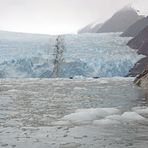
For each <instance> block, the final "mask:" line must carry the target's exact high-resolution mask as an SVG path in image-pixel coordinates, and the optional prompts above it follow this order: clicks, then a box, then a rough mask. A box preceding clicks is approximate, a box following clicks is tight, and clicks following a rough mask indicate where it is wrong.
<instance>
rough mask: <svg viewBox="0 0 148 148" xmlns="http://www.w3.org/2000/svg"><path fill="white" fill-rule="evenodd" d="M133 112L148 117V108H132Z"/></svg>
mask: <svg viewBox="0 0 148 148" xmlns="http://www.w3.org/2000/svg"><path fill="white" fill-rule="evenodd" d="M132 111H134V112H136V113H138V114H142V115H147V114H148V107H144V106H143V107H134V108H132Z"/></svg>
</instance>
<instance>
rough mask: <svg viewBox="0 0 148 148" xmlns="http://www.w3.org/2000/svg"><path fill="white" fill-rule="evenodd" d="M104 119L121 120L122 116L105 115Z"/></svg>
mask: <svg viewBox="0 0 148 148" xmlns="http://www.w3.org/2000/svg"><path fill="white" fill-rule="evenodd" d="M106 119H110V120H116V121H121V120H122V117H121V115H110V116H107V117H106Z"/></svg>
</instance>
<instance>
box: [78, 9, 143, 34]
mask: <svg viewBox="0 0 148 148" xmlns="http://www.w3.org/2000/svg"><path fill="white" fill-rule="evenodd" d="M142 18H143V16H140V15H139V14H138V12H137V10H135V9H134V8H132V7H130V6H127V7H124V8H123V9H121V10H120V11H118V12H116V13H115V14H114V15H113V16H112V17H111V18H110V19H108V20H107V21H105V22H104V23H103V24H100V23H99V22H94V23H92V24H90V25H87V26H86V27H84V28H82V29H81V30H80V31H79V32H78V33H105V32H106V33H107V32H124V31H125V30H126V29H127V28H128V27H130V26H131V25H132V24H134V23H135V22H137V21H138V20H140V19H142Z"/></svg>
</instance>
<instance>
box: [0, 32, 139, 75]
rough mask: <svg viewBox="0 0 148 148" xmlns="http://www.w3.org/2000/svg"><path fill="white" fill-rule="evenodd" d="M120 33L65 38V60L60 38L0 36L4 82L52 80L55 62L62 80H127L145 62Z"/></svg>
mask: <svg viewBox="0 0 148 148" xmlns="http://www.w3.org/2000/svg"><path fill="white" fill-rule="evenodd" d="M119 36H120V34H119V33H110V34H105V33H104V34H79V35H63V36H62V38H63V43H62V44H63V45H64V50H63V51H62V57H61V56H57V55H55V53H56V54H57V53H59V52H61V51H60V50H59V51H57V52H55V48H56V46H55V45H56V44H57V43H56V42H57V40H56V39H57V36H44V35H31V34H27V35H26V34H18V33H11V35H7V33H6V35H5V33H4V32H3V33H2V34H1V33H0V56H1V58H0V59H1V60H0V77H1V78H21V77H27V78H28V77H29V78H36V77H37V78H49V77H52V74H53V70H54V65H55V62H57V63H58V60H56V58H57V59H58V58H59V57H60V59H61V62H60V63H59V65H58V67H59V69H58V72H59V74H58V76H59V77H74V76H84V77H112V76H125V75H127V74H128V71H129V69H131V68H132V67H133V66H134V64H135V63H136V62H137V61H138V60H139V59H140V58H142V57H141V56H140V55H138V54H137V53H136V51H135V50H132V49H130V48H129V47H128V46H126V44H127V42H128V41H129V39H130V38H122V37H119ZM55 57H56V58H55Z"/></svg>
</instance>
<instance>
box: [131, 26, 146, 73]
mask: <svg viewBox="0 0 148 148" xmlns="http://www.w3.org/2000/svg"><path fill="white" fill-rule="evenodd" d="M128 46H130V47H131V48H134V49H137V50H138V51H137V53H138V54H143V55H145V56H146V57H145V58H143V59H141V60H140V61H138V62H137V63H136V64H135V66H134V67H133V68H132V69H131V70H130V72H129V75H130V76H136V75H137V74H140V73H141V72H142V71H143V70H144V69H145V67H146V66H147V65H148V26H147V27H146V28H145V29H143V30H142V31H141V32H140V33H139V34H138V35H137V36H136V37H135V38H133V39H132V40H130V41H129V42H128Z"/></svg>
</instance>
